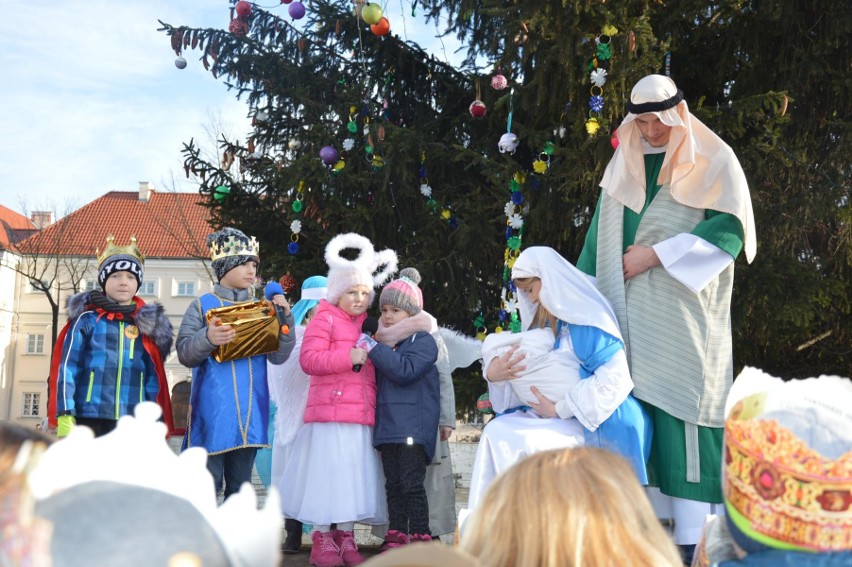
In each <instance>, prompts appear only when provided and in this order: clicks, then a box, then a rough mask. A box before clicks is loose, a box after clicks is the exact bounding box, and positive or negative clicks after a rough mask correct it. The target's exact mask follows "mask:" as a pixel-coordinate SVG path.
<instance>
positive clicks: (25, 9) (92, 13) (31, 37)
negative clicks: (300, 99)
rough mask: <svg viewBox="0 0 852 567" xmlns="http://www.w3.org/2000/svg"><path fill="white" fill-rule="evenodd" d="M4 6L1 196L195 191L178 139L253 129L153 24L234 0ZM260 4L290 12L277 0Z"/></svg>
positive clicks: (69, 201)
mask: <svg viewBox="0 0 852 567" xmlns="http://www.w3.org/2000/svg"><path fill="white" fill-rule="evenodd" d="M3 4H4V6H3V18H0V71H2V85H3V86H2V88H0V174H2V177H3V182H2V186H0V205H3V206H5V207H8V208H10V209H12V210H14V211H18V212H20V213H24V214H27V213H29V212H31V211H33V210H54V211H55V212H57V214H59V215H60V216H61V215H63V214H64V213H66V212H68V211H71V210H74V209H77V208H79V207H81V206H82V205H84V204H86V203H88V202H90V201H92V200H94V199H96V198H97V197H99V196H101V195H103V194H104V193H107V192H108V191H114V190H120V191H135V190H137V188H138V184H139V182H140V181H150V182H151V183H153V184H154V186H155V187H156V188H158V189H160V190H170V189H171V188H173V187H174V188H176V189H177V190H179V191H194V190H195V189H196V187H195V186H194V185H192V184H190V183H189V182H187V181H186V179H185V177H184V174H183V170H182V165H181V164H182V159H181V154H180V150H181V148H182V144H183V143H184V142H188V141H189V140H190V138H195V139H196V141H197V142H200V143H201V144H202V145H203V146H205V147H208V148H211V151H212V149H213V148H214V147H215V146H214V143H213V141H212V139H213V138H212V137H211V129H212V130H215V129H216V125H218V126H219V127H220V128H219V129H221V130H224V131H226V132H228V133H229V134H230V135H231V136H232V137H238V138H240V139H243V138H244V137H245V133H246V132H247V131H248V129H249V122H248V119H247V118H246V113H247V108H246V106H245V104H244V103H243V102H241V101H237V99H236V97H235V96H234V93H233V92H230V91H228V90H227V88H226V87H225V85H224V84H223V83H222V82H221V81H220V80H216V79H214V78H213V77H212V76H211V75H210V73H208V72H206V71H204V69H203V67H201V64H200V63H199V62H198V61H197V58H198V52H192V51H190V52H188V53H186V54H185V55H186V59H187V61H188V62H189V64H188V66H187V68H186V69H184V70H178V69H177V68H176V67H175V65H174V60H175V55H174V52H173V51H172V50H171V48H170V46H169V40H168V37H167V36H166V35H165V34H164V33H162V32H158V31H157V28H158V27H159V24H158V22H157V20H158V19H159V20H162V21H164V22H167V23H169V24H172V25H190V26H193V27H222V28H226V27H227V25H228V22H229V3H228V2H227V0H169V1H166V0H87V1H86V2H80V1H67V0H66V1H57V0H28V1H24V2H4V3H3ZM259 4H260V5H261V6H265V7H267V9H269V10H270V11H271V12H273V13H277V14H280V15H281V17H283V18H286V19H288V20H289V16H288V15H287V6H286V5H280V4H278V0H262V1H261V2H259ZM383 4H385V3H384V2H383ZM391 4H394V3H393V2H389V3H387V4H386V12H387V15H388V16H389V18H390V19H391V27H392V33H395V34H398V35H400V36H402V37H403V39H409V40H412V41H415V42H416V43H418V44H420V45H421V46H423V47H424V49H429V48H430V47H431V48H433V49H437V50H438V53H439V56H440V57H442V58H445V57H446V56H449V57H451V58H452V57H453V53H452V49H454V47H453V45H451V44H452V42H451V41H449V42H448V41H447V40H445V42H444V43H445V44H446V45H445V46H443V45H441V43H440V42H438V41H437V40H436V39H435V29H434V26H433V25H430V26H426V25H425V24H424V18H423V16H422V14H421V13H418V14H417V16H415V17H412V16H411V7H410V4H409V2H408V0H403V1H402V2H395V4H396V6H392V5H391ZM306 6H309V4H306ZM403 8H404V11H403ZM418 12H422V11H418ZM400 13H403V14H404V18H405V19H404V21H403V19H402V18H403V16H401V15H400ZM353 17H354V16H353ZM365 26H366V24H365ZM455 45H457V44H455ZM445 48H446V50H445ZM445 53H446V55H444V54H445Z"/></svg>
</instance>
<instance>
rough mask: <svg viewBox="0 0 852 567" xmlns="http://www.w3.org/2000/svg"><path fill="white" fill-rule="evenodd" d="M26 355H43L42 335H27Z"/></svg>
mask: <svg viewBox="0 0 852 567" xmlns="http://www.w3.org/2000/svg"><path fill="white" fill-rule="evenodd" d="M27 354H44V335H29V334H28V335H27Z"/></svg>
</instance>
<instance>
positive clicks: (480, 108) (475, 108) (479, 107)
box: [467, 99, 488, 118]
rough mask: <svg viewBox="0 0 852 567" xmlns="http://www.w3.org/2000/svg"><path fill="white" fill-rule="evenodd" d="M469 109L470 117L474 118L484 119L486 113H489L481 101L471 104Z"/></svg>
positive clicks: (477, 100)
mask: <svg viewBox="0 0 852 567" xmlns="http://www.w3.org/2000/svg"><path fill="white" fill-rule="evenodd" d="M467 109H468V111H469V112H470V115H471V116H473V117H474V118H482V117H483V116H485V113H486V112H488V108H487V107H486V106H485V103H484V102H482V101H481V100H479V99H476V100H475V101H473V102H472V103H470V106H469V107H468V108H467Z"/></svg>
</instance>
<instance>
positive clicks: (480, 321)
mask: <svg viewBox="0 0 852 567" xmlns="http://www.w3.org/2000/svg"><path fill="white" fill-rule="evenodd" d="M473 326H474V327H476V328H479V327H484V326H485V317H483V316H482V315H477V316H476V318H475V319H474V320H473Z"/></svg>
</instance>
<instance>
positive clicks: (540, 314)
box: [512, 277, 557, 336]
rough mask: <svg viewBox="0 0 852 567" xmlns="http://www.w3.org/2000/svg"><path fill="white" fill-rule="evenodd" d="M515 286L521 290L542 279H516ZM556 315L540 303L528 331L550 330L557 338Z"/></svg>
mask: <svg viewBox="0 0 852 567" xmlns="http://www.w3.org/2000/svg"><path fill="white" fill-rule="evenodd" d="M512 281H513V282H514V284H515V287H517V288H520V287H522V286H525V285H527V284H531V283H532V282H534V281H541V278H536V277H530V278H515V279H514V280H512ZM556 321H557V320H556V315H553V314H552V313H551V312H550V311H548V310H547V309H545V307H544V305H542V303H541V301H539V302H538V308H537V309H536V311H535V315H533V320H532V321H530V324H529V326H528V327H527V328H528V329H547V328H549V329H550V330H551V332H552V333H553V335H554V336H556Z"/></svg>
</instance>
